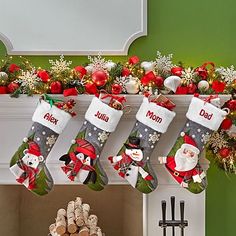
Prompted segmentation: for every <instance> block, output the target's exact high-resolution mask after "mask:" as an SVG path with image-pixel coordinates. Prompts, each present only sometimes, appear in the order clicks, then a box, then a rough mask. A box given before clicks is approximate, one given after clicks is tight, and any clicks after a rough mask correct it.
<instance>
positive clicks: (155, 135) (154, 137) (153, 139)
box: [148, 132, 160, 144]
mask: <svg viewBox="0 0 236 236" xmlns="http://www.w3.org/2000/svg"><path fill="white" fill-rule="evenodd" d="M159 139H160V134H158V133H157V132H154V133H153V134H149V139H148V141H149V142H152V143H153V144H154V143H156V142H157V141H158V140H159Z"/></svg>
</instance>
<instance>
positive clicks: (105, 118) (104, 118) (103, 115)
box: [95, 111, 109, 122]
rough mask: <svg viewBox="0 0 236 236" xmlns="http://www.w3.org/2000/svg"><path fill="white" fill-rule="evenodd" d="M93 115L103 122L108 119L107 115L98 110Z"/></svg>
mask: <svg viewBox="0 0 236 236" xmlns="http://www.w3.org/2000/svg"><path fill="white" fill-rule="evenodd" d="M95 117H97V118H98V119H100V120H103V121H105V122H108V121H109V117H108V116H107V115H106V114H102V113H100V112H99V111H97V113H96V114H95Z"/></svg>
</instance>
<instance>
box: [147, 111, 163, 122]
mask: <svg viewBox="0 0 236 236" xmlns="http://www.w3.org/2000/svg"><path fill="white" fill-rule="evenodd" d="M146 117H148V118H150V119H151V120H154V121H155V122H157V123H161V122H162V118H161V117H160V116H158V115H156V114H154V112H153V111H148V112H147V114H146Z"/></svg>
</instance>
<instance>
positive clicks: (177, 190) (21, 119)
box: [0, 95, 230, 236]
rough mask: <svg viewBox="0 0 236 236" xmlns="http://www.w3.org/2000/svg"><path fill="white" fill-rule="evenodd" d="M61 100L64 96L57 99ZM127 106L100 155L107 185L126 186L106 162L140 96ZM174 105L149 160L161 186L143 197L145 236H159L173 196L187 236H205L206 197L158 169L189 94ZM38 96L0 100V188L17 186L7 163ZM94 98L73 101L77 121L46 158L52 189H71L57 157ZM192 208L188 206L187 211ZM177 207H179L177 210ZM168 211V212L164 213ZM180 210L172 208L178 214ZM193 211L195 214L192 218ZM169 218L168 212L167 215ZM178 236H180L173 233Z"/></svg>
mask: <svg viewBox="0 0 236 236" xmlns="http://www.w3.org/2000/svg"><path fill="white" fill-rule="evenodd" d="M57 97H58V98H62V99H63V97H62V96H57ZM126 97H127V104H128V105H130V106H131V108H132V110H131V112H130V113H127V114H124V116H123V117H122V119H121V121H120V123H119V125H118V127H117V130H116V131H115V132H114V133H112V134H111V136H110V138H109V139H108V141H107V143H106V145H105V147H104V150H103V152H102V155H101V163H102V165H103V167H104V169H105V171H106V173H107V175H108V177H109V184H113V185H118V184H127V182H126V181H125V180H123V179H121V178H120V177H119V176H118V175H117V173H116V172H115V171H114V170H113V168H112V167H111V166H110V164H109V163H108V161H107V157H108V156H109V155H115V154H116V153H117V152H118V151H119V148H120V147H121V145H122V144H123V143H124V141H125V140H126V138H127V137H128V134H129V132H130V131H131V129H132V127H133V124H134V123H135V114H136V112H137V110H138V108H139V106H140V104H141V102H142V99H143V97H142V96H139V95H127V96H126ZM167 97H168V98H170V99H171V100H172V101H173V102H174V103H175V104H176V108H175V112H176V117H175V118H174V120H173V122H172V124H171V125H170V127H169V129H168V130H167V132H166V133H165V134H163V135H162V137H161V140H160V141H159V143H158V144H157V147H156V149H155V150H154V152H153V155H152V157H151V162H152V165H153V167H154V169H155V171H156V174H157V176H158V181H159V187H158V188H157V190H155V191H154V192H153V193H151V194H149V195H143V236H156V235H161V232H162V230H161V228H160V227H158V221H159V220H160V219H161V207H160V204H161V203H160V202H161V200H163V199H165V200H167V204H169V198H170V196H171V195H174V196H176V201H177V202H179V200H185V201H186V212H185V216H186V218H187V219H188V220H189V227H188V228H187V229H186V235H191V236H204V235H205V192H203V193H201V194H198V195H194V194H192V193H189V192H188V191H187V190H185V189H182V188H181V187H180V186H179V185H178V184H177V183H176V182H175V181H174V180H173V179H172V178H171V176H170V175H169V173H167V171H166V170H165V168H164V167H163V166H162V165H160V164H158V162H157V157H158V155H167V154H168V151H169V150H170V148H171V147H172V145H173V144H174V142H175V139H176V137H177V135H178V133H179V131H180V129H181V128H182V126H183V125H184V123H185V121H186V117H185V113H186V111H187V109H188V106H189V103H190V100H191V98H192V96H191V95H167ZM38 98H39V96H34V97H27V96H26V95H21V96H20V98H17V99H15V98H10V97H9V95H1V96H0V131H1V135H0V144H1V158H0V184H1V185H12V184H16V182H15V179H14V176H13V175H12V174H11V173H10V171H9V161H10V159H11V157H12V155H13V154H14V152H15V151H16V150H17V148H18V146H19V145H20V144H21V142H22V139H23V138H24V137H25V136H26V135H27V132H28V130H29V128H30V126H31V123H32V121H31V117H32V115H33V112H34V110H35V108H36V105H37V102H38ZM92 98H93V96H90V95H79V96H77V97H74V99H75V100H76V101H77V105H76V112H77V114H78V115H77V116H76V117H75V118H73V119H72V121H71V122H69V124H68V126H67V127H66V129H65V130H64V132H63V133H62V134H61V135H60V136H59V138H58V141H57V143H56V144H55V146H54V148H53V150H52V152H51V153H50V155H49V156H48V159H47V166H48V168H49V170H50V172H51V174H52V176H53V178H54V181H55V184H75V183H71V182H70V181H69V180H68V178H66V176H65V175H64V173H62V171H61V170H60V162H59V161H58V158H59V157H60V155H61V154H64V153H66V152H67V150H68V148H69V146H70V145H71V140H72V139H73V138H74V137H75V136H76V134H77V132H78V130H79V128H80V127H81V125H82V122H83V119H84V114H85V111H86V109H87V108H88V106H89V104H90V102H91V100H92ZM220 98H221V102H222V104H223V103H224V102H225V101H227V100H228V99H229V98H230V96H229V95H221V96H220ZM201 163H202V166H203V168H204V169H206V170H207V169H208V167H209V162H208V161H207V160H206V159H204V158H202V160H201ZM190 206H191V207H190ZM178 208H179V206H178ZM167 210H169V208H167ZM178 211H179V209H176V212H177V213H178ZM193 212H194V214H193ZM167 217H169V212H167ZM176 235H177V236H178V234H176Z"/></svg>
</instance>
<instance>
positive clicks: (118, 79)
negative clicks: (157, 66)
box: [114, 75, 132, 93]
mask: <svg viewBox="0 0 236 236" xmlns="http://www.w3.org/2000/svg"><path fill="white" fill-rule="evenodd" d="M131 78H132V75H130V76H122V77H116V79H115V80H114V84H119V85H120V86H121V87H122V92H124V93H126V92H127V91H126V83H127V82H128V81H129V80H130V79H131Z"/></svg>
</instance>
